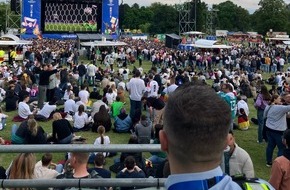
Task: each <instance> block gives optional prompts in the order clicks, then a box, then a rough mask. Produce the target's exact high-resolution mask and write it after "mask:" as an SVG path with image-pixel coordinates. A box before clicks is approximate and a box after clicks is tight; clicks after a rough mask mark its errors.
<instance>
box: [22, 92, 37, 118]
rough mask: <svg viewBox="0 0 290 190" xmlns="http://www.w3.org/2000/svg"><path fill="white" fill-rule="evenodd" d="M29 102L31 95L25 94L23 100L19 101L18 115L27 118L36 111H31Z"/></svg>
mask: <svg viewBox="0 0 290 190" xmlns="http://www.w3.org/2000/svg"><path fill="white" fill-rule="evenodd" d="M28 102H29V95H27V94H25V95H24V96H23V101H22V102H19V105H18V115H19V117H21V118H22V119H27V118H28V116H29V115H33V114H35V113H36V110H34V111H33V112H31V110H30V107H29V105H28V104H27V103H28Z"/></svg>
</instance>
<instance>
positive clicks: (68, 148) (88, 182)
mask: <svg viewBox="0 0 290 190" xmlns="http://www.w3.org/2000/svg"><path fill="white" fill-rule="evenodd" d="M160 151H161V149H160V145H157V144H150V145H149V144H147V145H146V144H142V145H141V144H122V145H120V144H118V145H117V144H111V145H98V146H96V145H88V144H86V145H84V144H68V145H54V144H53V145H2V146H0V153H45V152H160ZM165 180H166V179H165V178H140V179H139V178H137V179H136V178H134V179H132V178H128V179H117V178H110V179H106V178H94V179H61V180H60V179H13V180H10V179H3V180H0V183H1V187H0V188H2V189H4V188H21V187H26V188H47V187H54V188H61V187H76V188H79V189H81V188H82V187H87V188H89V187H92V188H93V187H94V188H96V187H128V186H130V187H131V186H134V187H137V188H144V187H153V188H155V189H159V188H161V187H164V182H165Z"/></svg>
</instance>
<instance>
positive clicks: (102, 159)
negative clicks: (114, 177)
mask: <svg viewBox="0 0 290 190" xmlns="http://www.w3.org/2000/svg"><path fill="white" fill-rule="evenodd" d="M94 163H95V165H96V166H99V167H100V166H103V165H104V163H105V157H104V155H103V154H102V153H98V154H96V156H95V160H94Z"/></svg>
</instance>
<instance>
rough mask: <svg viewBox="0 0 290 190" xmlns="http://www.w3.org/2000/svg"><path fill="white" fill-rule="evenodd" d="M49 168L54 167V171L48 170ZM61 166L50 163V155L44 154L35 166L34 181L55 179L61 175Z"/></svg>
mask: <svg viewBox="0 0 290 190" xmlns="http://www.w3.org/2000/svg"><path fill="white" fill-rule="evenodd" d="M50 166H54V167H55V169H50V168H49V167H50ZM62 170H63V165H62V164H58V165H56V164H54V163H52V154H51V153H45V154H44V155H43V156H42V158H41V160H40V161H38V162H37V163H36V164H35V168H34V178H35V179H55V178H56V177H57V176H58V175H59V174H60V173H62Z"/></svg>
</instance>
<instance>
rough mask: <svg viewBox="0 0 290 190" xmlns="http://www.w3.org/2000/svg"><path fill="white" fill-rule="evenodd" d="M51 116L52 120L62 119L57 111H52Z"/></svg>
mask: <svg viewBox="0 0 290 190" xmlns="http://www.w3.org/2000/svg"><path fill="white" fill-rule="evenodd" d="M52 117H53V120H60V119H62V116H61V114H60V113H59V112H56V113H54V114H53V116H52Z"/></svg>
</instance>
